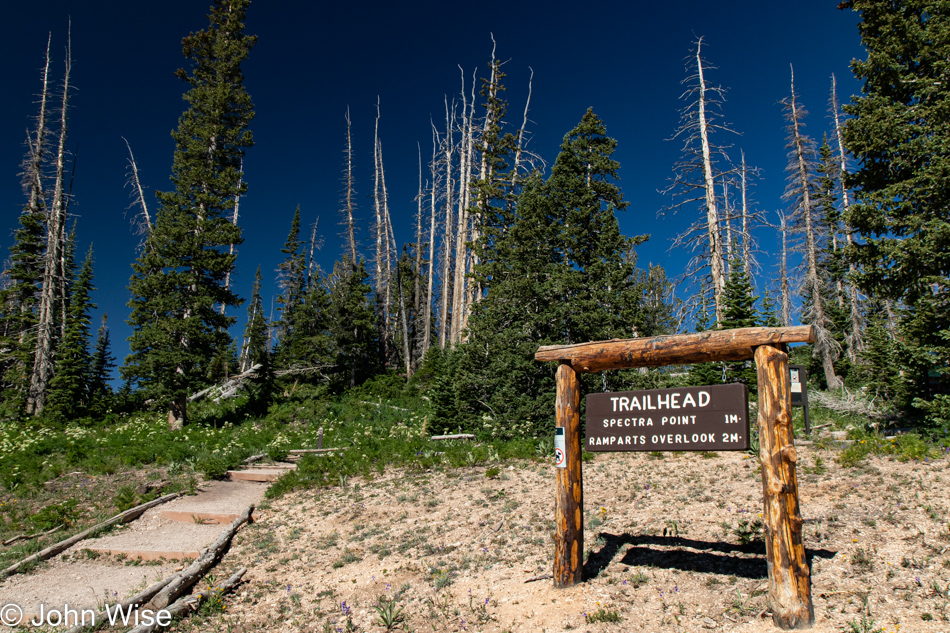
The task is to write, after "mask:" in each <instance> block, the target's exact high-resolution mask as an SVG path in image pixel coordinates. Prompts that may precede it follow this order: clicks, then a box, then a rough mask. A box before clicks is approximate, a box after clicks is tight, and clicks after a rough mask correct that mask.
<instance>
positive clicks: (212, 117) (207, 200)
mask: <svg viewBox="0 0 950 633" xmlns="http://www.w3.org/2000/svg"><path fill="white" fill-rule="evenodd" d="M249 4H250V0H215V2H214V4H213V5H212V7H211V12H210V14H209V16H208V17H209V21H210V24H209V26H208V28H206V29H204V30H203V31H199V32H197V33H192V34H190V35H188V36H187V37H185V38H184V39H183V40H182V49H183V52H184V55H185V57H186V58H187V59H188V60H189V62H190V68H189V69H188V70H185V69H180V70H178V71H177V73H176V75H177V76H178V77H179V78H181V79H182V80H183V81H185V83H187V84H188V86H189V90H188V92H187V93H186V94H185V100H186V101H187V102H188V104H189V108H188V110H186V111H185V112H184V113H183V114H182V116H181V118H180V119H179V125H178V129H177V130H175V131H174V132H172V137H173V138H174V139H175V155H174V161H173V163H172V176H171V180H172V183H173V184H174V185H175V188H174V190H173V191H167V192H160V193H158V199H159V203H160V208H159V211H158V214H157V216H156V219H155V226H154V228H153V230H152V231H151V233H150V234H149V236H148V239H147V243H146V247H145V248H144V249H142V254H141V255H140V256H139V259H138V261H137V262H136V263H135V264H133V271H134V273H133V276H132V279H131V281H130V283H129V289H130V291H131V293H132V300H131V301H130V302H129V305H130V307H131V308H132V314H131V316H130V317H129V325H131V326H132V329H133V333H132V336H131V337H130V338H129V347H130V349H131V352H132V354H131V356H130V357H129V359H128V360H127V364H126V365H125V367H123V374H124V375H125V376H126V377H127V378H129V379H131V380H134V381H135V382H137V384H138V386H139V387H140V388H141V389H143V390H144V392H145V395H146V396H148V397H150V398H152V399H154V400H155V401H157V402H160V403H162V404H164V405H166V406H167V407H168V422H169V427H170V428H172V429H174V428H180V427H181V425H182V424H184V422H185V420H186V397H187V395H188V393H189V392H190V391H191V390H193V389H194V388H195V387H197V386H199V385H200V384H201V383H203V382H206V381H207V380H209V379H213V378H214V376H209V375H208V369H209V367H208V362H209V361H208V359H211V358H214V357H215V356H216V354H218V353H220V351H221V350H223V349H226V348H227V347H228V346H229V344H230V336H229V335H228V332H227V328H228V327H230V325H231V324H232V323H233V322H234V318H232V317H229V316H226V315H225V314H223V312H224V311H223V310H220V307H221V306H232V307H234V306H237V305H239V304H240V299H239V298H238V296H237V295H236V294H235V293H234V292H233V290H232V289H231V288H230V287H228V285H227V284H226V279H227V276H228V273H229V272H231V271H232V270H233V269H234V261H235V255H234V254H233V253H231V252H229V249H228V247H229V246H230V245H231V244H240V243H241V241H242V238H241V229H240V228H239V227H238V226H237V225H236V224H234V223H233V222H232V217H231V216H232V212H233V209H234V204H235V200H236V199H237V197H238V196H241V195H243V194H244V193H245V191H246V184H245V183H244V181H243V179H242V174H241V163H242V159H243V157H244V153H245V150H246V149H247V148H248V147H250V146H251V145H252V144H253V140H252V137H251V132H250V131H249V130H248V125H249V124H250V122H251V119H252V118H253V116H254V108H253V104H252V103H251V98H250V96H249V95H248V94H247V92H246V91H245V89H244V76H243V74H242V72H241V63H242V62H243V61H244V60H245V59H246V58H247V56H248V53H249V52H250V49H251V48H252V47H253V45H254V43H255V41H256V37H253V36H248V35H245V34H244V16H245V12H246V10H247V7H248V5H249Z"/></svg>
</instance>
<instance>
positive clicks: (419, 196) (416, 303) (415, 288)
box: [412, 142, 425, 366]
mask: <svg viewBox="0 0 950 633" xmlns="http://www.w3.org/2000/svg"><path fill="white" fill-rule="evenodd" d="M416 151H417V152H418V154H419V191H418V192H417V193H416V204H417V208H416V267H415V274H414V275H413V276H412V314H413V316H414V320H415V324H414V326H413V339H414V341H415V343H416V344H415V345H413V347H416V346H417V345H418V342H419V329H418V328H419V314H420V309H421V307H422V306H421V305H420V304H421V303H422V288H421V286H420V284H421V281H422V280H421V277H422V200H423V198H424V197H425V196H424V195H423V191H422V145H420V144H419V143H418V142H417V143H416ZM423 351H424V350H418V351H417V352H416V354H415V359H414V362H413V366H415V365H416V364H417V363H418V362H419V360H421V359H422V354H423Z"/></svg>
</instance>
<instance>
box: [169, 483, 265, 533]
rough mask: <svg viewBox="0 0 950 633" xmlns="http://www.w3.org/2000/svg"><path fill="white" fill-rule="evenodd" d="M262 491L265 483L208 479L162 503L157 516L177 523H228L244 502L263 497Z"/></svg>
mask: <svg viewBox="0 0 950 633" xmlns="http://www.w3.org/2000/svg"><path fill="white" fill-rule="evenodd" d="M266 491H267V486H265V485H262V484H260V483H256V482H241V481H209V482H207V483H204V484H202V486H201V489H200V490H199V491H198V494H197V495H195V496H191V497H182V498H180V499H175V500H174V501H172V502H171V503H168V504H166V505H164V506H162V509H161V513H160V516H161V518H162V519H166V520H169V521H178V522H181V523H206V524H209V525H210V524H221V523H230V522H231V521H234V519H236V518H238V517H239V516H241V514H242V513H243V512H244V510H245V509H246V508H247V506H249V505H254V506H256V505H257V504H259V503H260V502H261V501H263V499H264V493H265V492H266ZM252 517H253V519H254V520H257V519H258V518H260V515H259V513H258V512H254V514H253V515H252Z"/></svg>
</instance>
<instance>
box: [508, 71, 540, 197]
mask: <svg viewBox="0 0 950 633" xmlns="http://www.w3.org/2000/svg"><path fill="white" fill-rule="evenodd" d="M528 70H530V71H531V74H530V75H529V76H528V98H527V99H526V100H525V102H524V117H523V118H522V119H521V127H520V128H519V129H518V140H517V143H516V144H515V162H514V167H513V168H512V170H511V188H512V189H514V188H515V187H516V186H517V184H518V178H519V177H520V170H521V154H522V152H523V151H524V135H525V130H526V129H527V127H528V110H529V109H530V107H531V82H532V81H533V80H534V69H533V68H531V67H530V66H529V67H528ZM512 204H513V201H512ZM510 210H511V208H510V207H509V211H510Z"/></svg>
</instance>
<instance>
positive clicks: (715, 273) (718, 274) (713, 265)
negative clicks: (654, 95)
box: [696, 38, 726, 323]
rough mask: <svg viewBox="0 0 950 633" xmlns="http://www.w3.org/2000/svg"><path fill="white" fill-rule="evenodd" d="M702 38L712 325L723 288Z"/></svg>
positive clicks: (718, 317)
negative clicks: (714, 311)
mask: <svg viewBox="0 0 950 633" xmlns="http://www.w3.org/2000/svg"><path fill="white" fill-rule="evenodd" d="M702 43H703V40H702V38H700V39H699V41H698V42H697V43H696V70H697V75H698V77H699V102H698V106H699V112H698V116H699V138H700V142H701V144H702V152H703V182H704V189H705V192H706V232H707V234H708V236H709V272H710V275H711V277H712V285H713V301H714V303H715V307H716V322H717V323H718V322H719V321H721V320H722V289H723V288H724V287H725V285H726V278H725V275H724V274H723V261H722V245H721V244H720V238H719V211H718V209H717V208H716V188H715V182H714V181H713V170H712V152H711V150H710V147H709V129H708V126H707V123H706V80H705V79H704V77H703V58H702V56H701V55H700V49H701V48H702Z"/></svg>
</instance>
